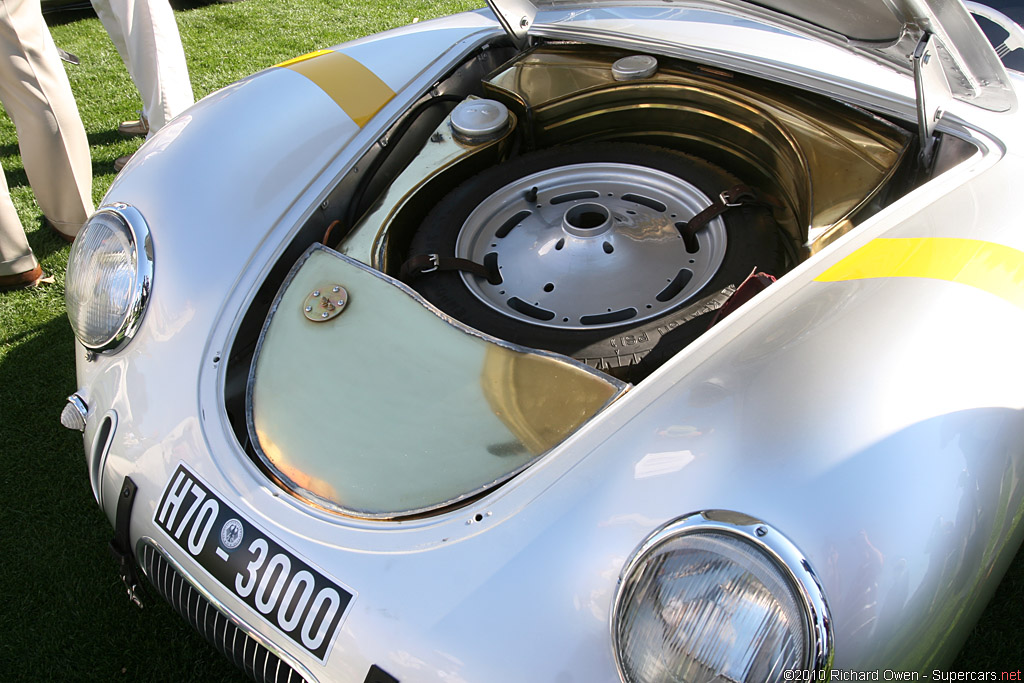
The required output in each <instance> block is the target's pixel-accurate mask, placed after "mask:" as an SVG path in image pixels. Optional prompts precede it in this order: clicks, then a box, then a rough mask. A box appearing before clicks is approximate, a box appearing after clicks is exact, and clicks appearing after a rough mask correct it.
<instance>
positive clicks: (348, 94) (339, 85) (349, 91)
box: [278, 50, 395, 128]
mask: <svg viewBox="0 0 1024 683" xmlns="http://www.w3.org/2000/svg"><path fill="white" fill-rule="evenodd" d="M278 66H280V67H283V68H285V69H291V70H292V71H294V72H296V73H300V74H302V75H303V76H305V77H306V78H308V79H309V80H311V81H313V82H314V83H316V84H317V85H318V86H319V87H320V89H321V90H323V91H324V92H325V93H327V94H328V95H330V97H331V99H332V100H334V101H335V102H336V103H337V104H338V106H339V107H341V108H342V109H343V110H344V111H345V113H346V114H348V115H349V117H350V118H351V119H352V120H353V121H355V122H356V125H357V126H359V127H360V128H362V127H363V126H365V125H366V123H367V121H369V120H370V119H371V118H373V115H374V114H376V113H377V112H379V111H380V110H381V109H382V108H383V107H384V105H385V104H387V103H388V102H390V101H391V98H392V97H394V96H395V91H394V90H392V89H391V88H389V87H388V85H387V84H386V83H385V82H384V81H382V80H381V79H380V78H378V77H377V74H375V73H373V72H372V71H370V70H369V69H367V68H366V67H365V66H363V65H362V64H360V63H359V62H357V61H356V60H355V59H353V58H352V57H349V56H348V55H347V54H345V53H344V52H335V51H334V50H318V51H317V52H310V53H309V54H307V55H302V56H301V57H296V58H295V59H290V60H288V61H287V62H281V63H280V64H278Z"/></svg>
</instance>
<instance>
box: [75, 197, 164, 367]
mask: <svg viewBox="0 0 1024 683" xmlns="http://www.w3.org/2000/svg"><path fill="white" fill-rule="evenodd" d="M104 232H105V233H106V234H103V233H104ZM111 239H113V240H114V241H120V242H121V244H120V247H121V249H120V250H117V249H114V250H111V249H109V245H108V242H109V241H111ZM105 249H106V251H104V250H105ZM117 259H121V261H120V262H119V263H115V264H114V268H115V270H113V271H111V270H109V269H108V270H104V269H105V268H107V267H108V265H109V262H111V261H116V260H117ZM153 268H154V266H153V244H152V240H151V237H150V230H149V226H148V225H147V223H146V220H145V219H144V218H143V217H142V214H141V213H140V212H139V210H138V209H136V208H135V207H133V206H130V205H128V204H122V203H115V204H107V205H104V206H101V207H100V208H99V209H98V210H97V211H96V213H94V214H93V215H92V216H91V217H90V218H89V220H88V221H87V222H86V224H85V225H84V226H83V227H82V230H81V231H80V232H79V234H78V236H77V237H76V238H75V243H74V244H73V245H72V248H71V255H70V256H69V257H68V273H67V278H66V286H65V300H66V303H67V309H68V318H69V320H70V321H71V327H72V329H73V330H74V332H75V336H76V337H77V338H78V340H79V341H80V342H81V343H82V345H83V346H85V347H86V348H87V349H89V350H90V351H91V352H93V353H104V352H107V353H112V352H114V351H117V350H118V349H119V348H120V347H121V346H123V345H124V344H125V343H126V342H127V341H128V340H129V339H131V338H132V337H133V336H134V335H135V333H136V332H137V331H138V329H139V325H140V324H141V322H142V316H143V314H144V313H145V310H146V305H147V303H148V301H149V295H150V290H151V288H152V284H153ZM104 297H105V298H104ZM97 307H99V308H100V309H101V310H97ZM104 307H105V308H104ZM97 318H98V319H100V322H99V323H97V322H96V319H97Z"/></svg>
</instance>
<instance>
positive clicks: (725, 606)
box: [613, 511, 831, 683]
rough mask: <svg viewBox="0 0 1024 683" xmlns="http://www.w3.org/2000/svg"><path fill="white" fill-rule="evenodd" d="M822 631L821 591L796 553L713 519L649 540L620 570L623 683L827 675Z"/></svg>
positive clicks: (683, 523) (616, 632)
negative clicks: (808, 673)
mask: <svg viewBox="0 0 1024 683" xmlns="http://www.w3.org/2000/svg"><path fill="white" fill-rule="evenodd" d="M829 628H830V627H829V619H828V614H827V606H826V605H825V602H824V596H823V595H821V589H820V586H818V583H817V581H816V580H815V579H814V576H813V574H812V573H811V572H810V569H809V565H808V564H807V562H806V560H804V559H803V558H802V557H801V556H800V555H799V552H798V551H797V550H796V549H795V547H793V546H792V544H790V543H789V542H788V541H786V539H784V538H783V537H782V536H781V535H780V534H778V532H776V531H774V530H771V529H769V528H768V527H767V526H766V525H764V524H761V523H760V522H758V521H757V520H754V519H751V518H749V517H746V516H743V515H737V514H735V513H728V512H721V511H714V512H705V513H700V514H698V515H693V516H690V517H687V518H684V519H682V520H679V521H677V522H674V523H673V524H670V525H668V526H667V527H664V528H663V529H661V530H659V531H658V532H656V533H655V534H654V535H652V536H651V537H650V538H649V539H648V540H647V541H646V542H645V543H644V544H643V545H642V546H641V548H640V550H639V551H638V552H637V554H636V556H635V557H634V558H633V559H632V560H631V561H630V563H629V564H627V566H626V568H625V569H624V570H623V577H622V581H621V583H620V586H619V594H618V596H617V598H616V604H615V614H614V616H613V636H614V640H615V648H616V657H617V661H618V663H619V669H620V672H621V674H622V677H623V678H624V680H626V681H627V682H628V683H668V682H676V681H679V682H682V681H685V682H686V683H702V682H707V683H725V682H726V681H729V682H732V681H750V682H755V681H756V682H758V683H762V682H763V681H773V680H782V678H783V672H784V671H787V670H790V671H795V670H803V671H807V670H811V671H815V670H827V667H828V666H829V665H830V662H831V633H830V631H829Z"/></svg>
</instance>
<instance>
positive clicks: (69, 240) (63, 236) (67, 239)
mask: <svg viewBox="0 0 1024 683" xmlns="http://www.w3.org/2000/svg"><path fill="white" fill-rule="evenodd" d="M43 220H44V221H46V227H48V228H50V230H51V231H52V232H53V234H54V235H56V236H57V237H59V238H61V239H62V240H64V241H65V242H67V243H68V244H71V243H72V242H74V241H75V237H76V236H77V235H69V234H67V233H66V232H61V231H60V229H58V228H57V226H56V225H54V224H53V221H51V220H50V219H49V218H47V217H46V216H43Z"/></svg>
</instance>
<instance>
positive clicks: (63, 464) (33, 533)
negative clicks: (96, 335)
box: [0, 0, 1024, 681]
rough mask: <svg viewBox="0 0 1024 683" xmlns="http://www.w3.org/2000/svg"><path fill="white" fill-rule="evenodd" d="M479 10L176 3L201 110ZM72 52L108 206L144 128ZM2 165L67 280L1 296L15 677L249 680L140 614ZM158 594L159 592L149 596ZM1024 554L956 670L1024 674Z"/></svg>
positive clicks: (7, 605)
mask: <svg viewBox="0 0 1024 683" xmlns="http://www.w3.org/2000/svg"><path fill="white" fill-rule="evenodd" d="M474 4H475V3H473V2H472V0H470V1H469V2H465V1H457V0H446V1H445V2H440V3H435V2H428V1H426V0H403V1H402V2H401V3H398V4H395V3H384V2H354V1H352V0H343V1H337V0H332V1H331V2H326V1H319V2H317V1H314V0H288V1H287V2H282V1H281V0H247V1H246V2H239V3H234V4H202V3H197V2H178V3H176V5H175V6H176V7H177V8H178V9H179V11H178V13H177V18H178V23H179V26H180V28H181V32H182V41H183V43H184V45H185V50H186V54H187V58H188V63H189V68H190V71H191V77H192V83H193V87H194V90H195V94H196V97H197V98H199V97H201V96H203V95H205V94H207V93H209V92H211V91H213V90H215V89H217V88H220V87H222V86H224V85H226V84H228V83H230V82H232V81H234V80H236V79H238V78H240V77H242V76H245V75H247V74H250V73H253V72H255V71H258V70H260V69H263V68H265V67H268V66H271V65H273V64H275V63H277V62H280V61H282V60H284V59H287V58H289V57H293V56H296V55H299V54H302V53H305V52H308V51H310V50H314V49H317V48H321V47H326V46H329V45H333V44H336V43H339V42H343V41H345V40H349V39H352V38H356V37H359V36H362V35H366V34H369V33H374V32H377V31H381V30H384V29H387V28H391V27H394V26H399V25H403V24H407V23H409V22H411V21H412V20H413V19H414V18H416V17H419V18H424V19H425V18H429V17H432V16H438V15H441V14H448V13H451V12H454V11H457V10H459V9H465V8H470V7H472V6H473V5H474ZM49 20H50V23H51V26H52V32H53V35H54V38H55V40H56V42H57V44H58V45H60V46H61V47H63V48H64V49H66V50H68V51H70V52H73V53H75V54H77V55H78V56H79V57H80V58H81V60H82V64H81V65H80V66H77V67H76V66H69V67H68V74H69V76H70V78H71V82H72V87H73V88H74V91H75V95H76V98H77V101H78V105H79V108H80V110H81V113H82V120H83V122H84V124H85V127H86V131H87V132H88V135H89V141H90V144H91V146H92V158H93V172H94V199H95V201H96V203H97V204H99V202H100V200H101V197H102V195H103V193H104V192H105V191H106V188H107V187H108V186H109V185H110V183H111V181H112V180H113V168H112V165H111V164H112V162H113V160H114V159H115V158H116V157H118V156H120V155H122V154H127V153H129V152H132V151H134V150H135V149H136V148H137V147H138V145H139V144H140V141H139V140H137V139H136V140H125V139H123V138H121V137H119V136H118V135H117V133H116V132H115V129H116V126H117V124H118V122H120V121H122V120H126V119H131V118H135V112H136V110H137V109H139V108H140V104H139V101H138V95H137V93H136V91H135V88H134V86H133V85H132V83H131V81H130V79H129V78H128V75H127V72H126V71H125V69H124V66H123V64H122V63H121V60H120V58H119V57H118V55H117V53H116V51H115V50H114V48H113V46H112V44H111V43H110V41H109V40H108V38H107V36H106V34H105V33H104V31H103V28H102V27H101V26H100V24H99V22H98V21H97V20H96V19H95V17H93V16H92V15H91V14H89V13H85V12H71V13H64V14H61V15H54V16H51V17H49ZM0 164H2V165H3V168H4V171H5V172H6V174H7V179H8V183H9V185H10V187H11V195H12V198H13V200H14V202H15V205H16V207H17V209H18V212H19V214H20V216H21V219H22V222H23V224H24V225H25V227H26V229H27V232H28V235H29V241H30V242H31V244H32V247H33V249H34V250H35V252H36V255H37V256H38V257H39V259H40V261H41V262H42V264H43V267H44V269H45V270H46V271H47V272H48V273H50V274H52V275H53V276H54V277H55V279H56V282H55V283H54V284H52V285H48V286H43V287H40V288H37V289H32V290H26V291H20V292H11V293H6V294H0V471H2V473H0V486H2V488H0V496H2V501H3V503H2V508H0V509H2V511H3V515H2V519H0V558H2V564H0V596H2V600H3V608H2V609H0V663H2V664H3V666H2V669H0V670H2V673H0V677H2V678H3V679H4V680H13V679H22V680H33V681H49V680H135V681H150V680H166V681H191V680H195V681H208V680H219V679H224V680H238V679H239V678H240V675H239V674H238V673H237V672H236V671H235V670H234V669H233V668H232V667H231V665H229V664H228V663H227V662H226V660H224V659H223V658H222V657H221V656H220V655H219V654H218V653H216V652H215V651H214V650H213V649H212V648H210V647H208V646H207V645H206V643H205V641H203V640H202V639H201V638H200V637H199V636H198V635H197V634H195V633H194V632H193V631H192V630H191V629H190V628H189V627H187V626H186V625H185V624H184V623H183V622H182V621H181V620H180V619H179V618H178V617H177V615H176V614H174V613H173V612H172V611H171V610H170V608H169V607H168V606H167V605H165V604H164V603H163V602H162V601H160V600H159V599H155V598H154V599H150V600H148V601H147V603H146V608H145V609H143V610H137V609H135V608H134V607H132V606H131V605H130V604H129V603H128V601H127V599H126V598H125V595H124V591H123V589H122V588H121V586H120V582H119V580H118V578H117V573H116V568H115V563H114V560H113V559H112V558H111V556H110V555H109V553H108V551H107V548H106V544H107V541H108V540H109V539H110V536H111V528H110V526H109V524H108V522H107V520H106V519H105V518H104V517H103V515H102V514H101V513H100V511H99V509H98V508H97V506H96V505H95V502H94V501H93V498H92V493H91V490H90V488H89V484H88V477H87V473H86V470H85V466H84V459H83V455H82V442H81V439H80V437H79V435H78V434H77V433H72V432H70V431H68V430H66V429H64V428H62V427H61V426H60V425H59V423H58V421H57V418H58V415H59V414H60V411H61V408H62V407H63V404H64V398H65V397H66V396H67V395H68V394H70V393H71V392H72V391H74V389H75V371H74V362H73V344H72V334H71V330H70V328H69V326H68V322H67V318H66V316H65V313H64V304H63V286H64V269H65V266H66V264H67V255H68V247H67V245H65V244H64V243H63V242H61V241H59V240H58V239H57V238H56V237H54V236H53V235H51V234H50V233H49V232H48V231H46V230H45V229H43V227H42V216H41V214H40V212H39V209H38V207H37V206H36V204H35V201H34V199H33V195H32V192H31V189H30V188H29V187H28V184H27V181H26V178H25V173H24V169H23V168H22V165H21V159H20V156H19V154H18V148H17V142H16V136H15V132H14V127H13V125H12V124H11V122H10V120H9V119H7V118H6V116H3V115H0ZM151 596H152V594H151ZM1022 604H1024V556H1022V557H1018V560H1017V561H1016V562H1015V564H1014V566H1013V568H1012V569H1011V573H1010V575H1009V576H1008V577H1007V579H1006V580H1004V582H1003V583H1002V585H1001V586H1000V591H999V593H998V594H997V596H996V599H995V600H994V601H993V603H992V605H991V606H990V608H989V610H988V611H987V612H986V614H985V616H984V617H983V619H982V622H981V624H980V625H979V626H978V628H977V629H976V631H975V633H974V635H973V636H972V639H971V641H969V643H968V645H967V647H966V648H965V651H964V653H963V654H962V655H961V658H960V659H959V660H958V662H957V667H958V668H961V669H965V670H971V669H982V668H985V669H995V668H999V669H1000V670H1001V669H1003V668H1013V669H1016V668H1019V667H1020V664H1021V659H1022V658H1021V653H1022V652H1024V646H1022V636H1021V634H1022V633H1024V610H1021V608H1020V606H1021V605H1022Z"/></svg>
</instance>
